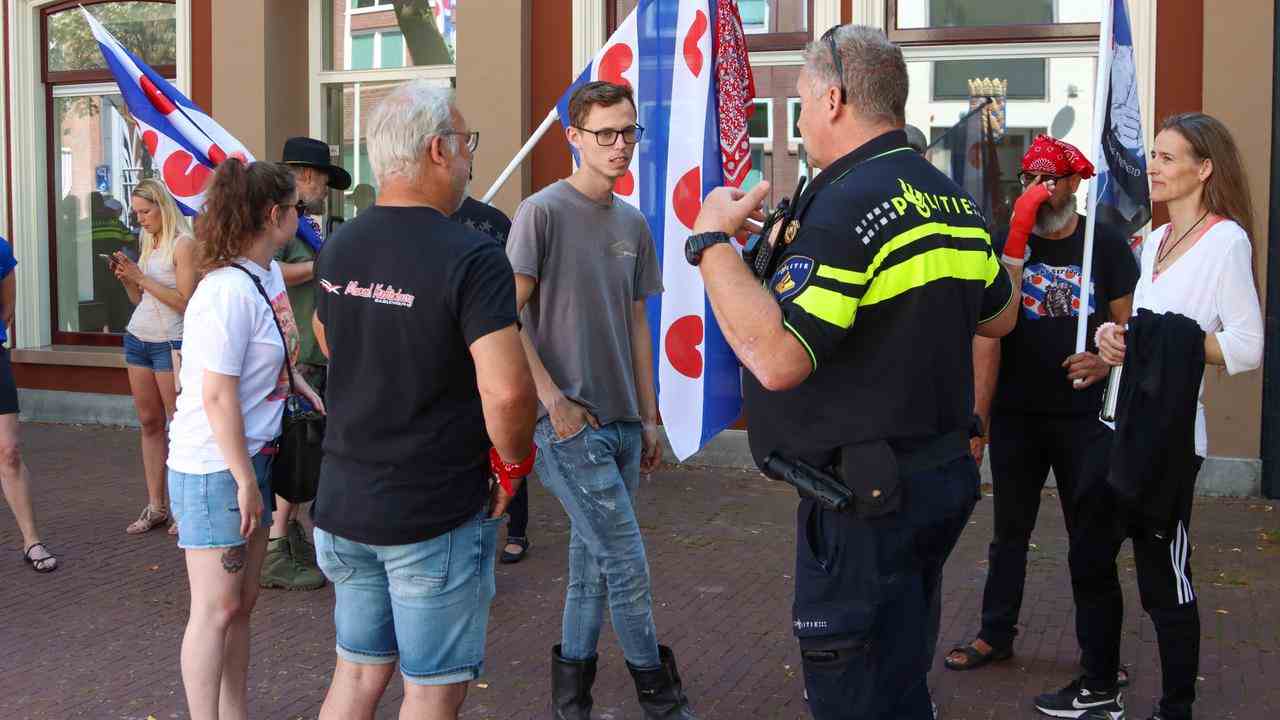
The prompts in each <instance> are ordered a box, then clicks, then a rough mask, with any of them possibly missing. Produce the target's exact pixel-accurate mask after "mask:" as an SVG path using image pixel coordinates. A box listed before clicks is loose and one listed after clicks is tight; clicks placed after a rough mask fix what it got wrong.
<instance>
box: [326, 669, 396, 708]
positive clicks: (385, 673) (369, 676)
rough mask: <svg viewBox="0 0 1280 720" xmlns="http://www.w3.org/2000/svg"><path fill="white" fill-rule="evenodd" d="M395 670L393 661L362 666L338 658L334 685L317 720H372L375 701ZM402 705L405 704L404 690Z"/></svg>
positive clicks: (331, 686)
mask: <svg viewBox="0 0 1280 720" xmlns="http://www.w3.org/2000/svg"><path fill="white" fill-rule="evenodd" d="M395 670H396V665H395V663H393V662H392V663H386V664H385V665H362V664H359V663H353V662H348V661H346V660H343V659H342V658H338V665H337V667H336V668H335V669H334V671H333V682H332V683H330V684H329V692H328V694H326V695H325V698H324V705H322V706H321V707H320V720H373V713H374V711H375V710H377V708H378V700H380V699H382V693H383V692H385V691H386V689H387V683H388V682H390V681H391V675H392V673H394V672H395ZM405 702H406V703H407V702H408V695H407V690H406V699H405ZM401 716H402V717H403V711H402V715H401Z"/></svg>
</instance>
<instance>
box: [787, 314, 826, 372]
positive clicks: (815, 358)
mask: <svg viewBox="0 0 1280 720" xmlns="http://www.w3.org/2000/svg"><path fill="white" fill-rule="evenodd" d="M782 326H783V327H785V328H786V329H788V330H790V331H791V334H792V335H795V336H796V339H797V340H799V341H800V344H801V345H803V346H804V351H805V352H807V353H809V362H810V363H812V364H813V369H814V370H817V369H818V356H817V355H814V354H813V348H811V347H809V341H808V340H805V339H804V336H803V335H801V334H800V331H799V330H797V329H795V327H794V326H792V324H791V323H789V322H787V321H786V320H783V321H782Z"/></svg>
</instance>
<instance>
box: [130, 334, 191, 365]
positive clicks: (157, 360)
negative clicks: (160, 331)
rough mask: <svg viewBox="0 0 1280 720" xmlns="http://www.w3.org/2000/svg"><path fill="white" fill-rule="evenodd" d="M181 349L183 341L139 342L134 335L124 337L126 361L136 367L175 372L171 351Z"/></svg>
mask: <svg viewBox="0 0 1280 720" xmlns="http://www.w3.org/2000/svg"><path fill="white" fill-rule="evenodd" d="M181 349H182V341H181V340H166V341H165V342H147V341H146V340H139V339H138V338H137V337H136V336H135V335H134V334H133V333H125V335H124V361H125V362H126V363H128V364H129V365H133V366H134V367H141V368H147V369H149V370H154V371H155V372H173V353H172V352H170V351H172V350H181Z"/></svg>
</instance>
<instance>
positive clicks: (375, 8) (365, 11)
mask: <svg viewBox="0 0 1280 720" xmlns="http://www.w3.org/2000/svg"><path fill="white" fill-rule="evenodd" d="M346 1H347V16H348V17H350V16H352V15H369V14H371V13H380V12H387V11H392V12H394V11H395V9H396V6H395V4H393V3H389V2H380V3H376V4H374V5H370V6H369V7H363V8H353V7H351V0H346Z"/></svg>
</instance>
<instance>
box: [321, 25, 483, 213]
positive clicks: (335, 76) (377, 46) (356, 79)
mask: <svg viewBox="0 0 1280 720" xmlns="http://www.w3.org/2000/svg"><path fill="white" fill-rule="evenodd" d="M330 1H331V0H308V11H307V24H308V37H309V43H308V75H309V76H310V86H311V87H310V90H309V93H308V104H309V106H310V107H309V111H310V112H309V115H310V125H309V132H310V134H311V137H315V138H323V137H326V136H327V134H328V132H327V131H328V128H327V127H325V112H324V97H325V90H326V89H327V88H329V87H332V86H338V87H341V86H343V85H351V86H352V87H353V89H354V91H355V97H356V106H355V112H354V114H353V116H352V122H353V123H355V125H356V127H355V128H354V129H353V133H354V134H353V137H357V138H358V137H359V136H360V132H359V126H360V90H361V86H362V85H363V84H365V83H370V84H374V83H377V84H382V83H388V82H406V81H409V80H447V81H449V82H450V83H452V84H456V83H457V77H458V66H457V65H456V64H452V65H411V64H409V60H408V57H409V44H408V41H407V40H406V41H405V42H404V45H403V47H404V53H405V61H404V65H403V66H402V67H398V68H375V69H371V70H325V69H324V31H325V28H324V4H325V2H330ZM393 7H394V6H392V5H391V4H389V3H384V4H382V5H376V6H374V7H373V8H360V9H358V10H352V9H351V7H350V0H348V5H347V18H348V19H349V18H350V17H351V15H352V14H356V15H359V14H362V13H370V12H375V11H376V12H381V11H384V10H390V9H392V8H393ZM350 27H351V25H350V22H347V23H346V28H347V31H346V32H345V34H344V36H343V39H342V42H343V47H344V54H343V65H345V66H348V67H349V66H350V64H351V40H350V38H351V32H350V30H349V28H350ZM372 32H374V34H375V35H376V36H380V35H381V34H382V31H381V30H377V31H372ZM373 47H374V51H373V52H374V64H375V65H378V64H380V58H381V57H382V42H381V38H380V37H375V38H374V45H373ZM332 151H333V148H332V146H331V147H330V152H332ZM339 151H340V148H339ZM353 165H354V167H353V168H350V171H351V178H352V182H351V188H352V189H350V190H347V191H346V194H347V195H348V196H349V195H350V194H351V193H352V192H353V191H354V188H355V186H356V185H359V184H360V183H361V182H365V181H369V180H371V179H370V178H361V177H360V146H359V143H356V145H355V155H354V157H353Z"/></svg>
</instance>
